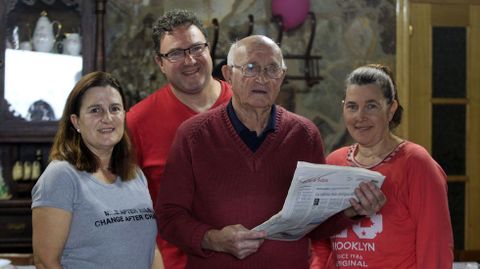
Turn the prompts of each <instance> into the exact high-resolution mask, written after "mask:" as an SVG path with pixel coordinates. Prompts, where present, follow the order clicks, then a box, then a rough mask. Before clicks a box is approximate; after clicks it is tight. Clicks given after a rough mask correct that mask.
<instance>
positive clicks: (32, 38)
mask: <svg viewBox="0 0 480 269" xmlns="http://www.w3.org/2000/svg"><path fill="white" fill-rule="evenodd" d="M92 2H93V1H81V0H6V1H2V2H1V3H0V13H1V21H0V24H2V25H4V27H2V28H3V29H2V30H1V31H3V32H0V37H1V38H2V39H1V40H0V41H1V44H0V53H1V54H0V56H1V58H0V60H1V65H0V67H1V74H0V76H2V77H0V78H1V80H0V81H1V82H2V83H1V86H0V101H2V102H1V103H0V112H1V115H0V118H1V120H0V138H1V136H2V133H3V134H5V133H9V132H12V131H13V130H12V129H16V130H22V129H23V130H25V131H26V132H27V133H28V132H32V130H35V131H34V133H32V135H34V136H35V135H37V134H40V135H41V134H43V133H45V132H46V133H45V134H46V135H47V136H50V137H52V135H53V133H54V132H55V129H56V124H57V121H58V120H59V119H60V117H61V116H62V113H63V106H64V104H65V101H66V98H67V96H68V94H69V92H70V91H71V90H72V88H73V86H74V85H75V83H76V82H77V81H78V80H79V79H80V77H81V76H82V74H84V73H86V72H89V71H91V70H92V68H91V66H92V64H91V63H92V62H93V57H92V55H93V49H94V45H93V43H94V42H91V41H92V40H93V35H94V33H95V23H94V22H95V20H94V10H93V4H92ZM0 26H1V25H0ZM37 126H38V127H39V128H35V127H37ZM32 127H33V128H32ZM12 135H13V134H12ZM19 135H20V136H22V135H25V133H23V132H21V133H20V134H19Z"/></svg>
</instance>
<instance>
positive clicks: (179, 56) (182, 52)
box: [159, 43, 208, 63]
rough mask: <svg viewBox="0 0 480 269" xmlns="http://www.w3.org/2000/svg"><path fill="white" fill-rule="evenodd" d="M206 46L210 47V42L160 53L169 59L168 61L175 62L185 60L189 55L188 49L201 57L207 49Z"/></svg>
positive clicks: (193, 54) (191, 54) (192, 53)
mask: <svg viewBox="0 0 480 269" xmlns="http://www.w3.org/2000/svg"><path fill="white" fill-rule="evenodd" d="M206 47H208V43H202V44H195V45H193V46H191V47H189V48H187V49H176V50H172V51H170V52H168V53H165V54H161V53H160V54H159V55H160V56H161V57H163V58H165V59H167V60H168V61H170V62H172V63H174V62H178V61H183V60H184V59H185V57H186V56H187V51H188V54H189V55H190V56H192V57H200V56H201V55H202V54H203V52H204V51H205V48H206Z"/></svg>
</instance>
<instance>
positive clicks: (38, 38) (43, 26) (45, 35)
mask: <svg viewBox="0 0 480 269" xmlns="http://www.w3.org/2000/svg"><path fill="white" fill-rule="evenodd" d="M55 25H56V26H57V32H56V33H55V34H54V32H53V27H54V26H55ZM61 29H62V25H61V24H60V23H59V22H58V21H54V22H50V20H49V19H48V17H47V12H45V11H42V13H41V14H40V18H38V21H37V24H36V26H35V30H34V31H33V38H32V41H33V48H34V50H36V51H40V52H51V51H52V48H53V45H54V44H55V41H56V39H57V37H58V35H59V34H60V30H61Z"/></svg>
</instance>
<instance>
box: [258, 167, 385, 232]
mask: <svg viewBox="0 0 480 269" xmlns="http://www.w3.org/2000/svg"><path fill="white" fill-rule="evenodd" d="M384 179H385V177H384V176H383V175H382V174H380V173H378V172H375V171H370V170H367V169H363V168H357V167H348V166H334V165H326V164H313V163H307V162H298V163H297V169H296V170H295V174H294V175H293V180H292V183H291V185H290V189H289V190H288V195H287V198H286V199H285V203H284V205H283V208H282V210H281V211H280V212H278V213H277V214H275V215H273V216H272V217H271V218H270V219H269V220H267V221H265V222H264V223H262V224H260V225H259V226H257V227H255V228H253V230H255V231H262V230H263V231H266V232H267V239H272V240H284V241H293V240H298V239H300V238H302V237H303V236H304V235H305V234H307V233H308V232H310V231H311V230H313V229H314V228H315V227H317V226H318V225H319V224H320V223H322V222H324V221H325V220H326V219H328V218H329V217H331V216H333V215H335V214H336V213H338V212H340V211H342V210H344V209H346V208H348V207H350V206H351V205H350V202H349V199H350V198H352V197H353V198H355V194H354V190H355V188H356V187H357V186H358V184H360V182H362V181H372V182H374V183H375V184H376V185H377V186H378V187H380V186H381V185H382V183H383V180H384Z"/></svg>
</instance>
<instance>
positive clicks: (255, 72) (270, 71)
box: [230, 63, 285, 79]
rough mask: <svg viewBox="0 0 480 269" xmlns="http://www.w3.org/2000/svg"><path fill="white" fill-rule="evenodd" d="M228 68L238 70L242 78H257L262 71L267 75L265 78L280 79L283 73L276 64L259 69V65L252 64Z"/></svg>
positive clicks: (283, 70)
mask: <svg viewBox="0 0 480 269" xmlns="http://www.w3.org/2000/svg"><path fill="white" fill-rule="evenodd" d="M230 66H231V67H234V68H238V69H240V70H241V71H242V75H243V76H244V77H256V76H259V75H260V74H261V73H262V71H264V72H265V73H266V74H267V77H269V78H271V79H277V78H280V77H282V75H283V73H285V69H283V68H281V67H280V66H279V65H276V64H270V65H267V66H266V67H261V66H260V65H258V64H254V63H247V64H244V65H230Z"/></svg>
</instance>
